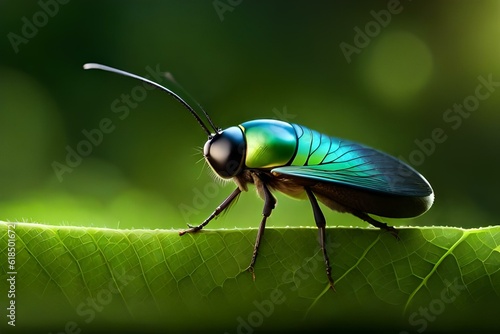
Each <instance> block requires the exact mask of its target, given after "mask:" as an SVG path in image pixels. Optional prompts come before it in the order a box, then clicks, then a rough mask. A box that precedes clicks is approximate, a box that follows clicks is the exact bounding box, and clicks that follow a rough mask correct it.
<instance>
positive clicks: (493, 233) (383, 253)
mask: <svg viewBox="0 0 500 334" xmlns="http://www.w3.org/2000/svg"><path fill="white" fill-rule="evenodd" d="M256 233H257V230H256V229H234V230H204V231H202V232H199V233H197V234H187V235H185V236H183V237H180V236H179V235H178V232H177V231H174V230H117V229H106V228H82V227H72V226H59V227H56V226H47V225H41V224H33V223H0V236H1V238H0V240H1V243H0V250H1V254H2V256H1V258H0V262H1V264H2V266H1V268H2V271H1V283H0V287H1V289H0V290H1V291H2V295H1V296H2V297H1V299H0V300H1V302H2V310H3V313H5V314H4V315H2V319H3V320H2V323H1V325H0V326H1V327H0V328H2V329H3V328H9V329H12V328H11V326H10V325H8V323H7V322H8V321H9V318H6V315H8V314H9V312H10V311H9V310H6V307H8V306H9V305H10V304H9V303H10V301H11V300H14V301H15V307H16V309H15V316H16V318H15V320H16V321H15V324H16V327H15V329H16V330H20V331H23V330H24V331H31V330H35V329H36V331H37V332H41V331H45V332H48V331H52V332H53V333H60V332H63V333H80V332H94V331H96V330H106V331H111V330H122V331H124V330H130V331H134V330H137V331H141V332H147V331H160V330H161V331H163V332H178V331H185V332H193V331H197V330H198V331H199V330H204V331H210V330H213V331H218V332H222V333H224V332H227V333H252V332H254V331H257V330H262V329H267V330H276V329H280V330H284V331H291V330H312V329H318V330H319V329H328V330H329V331H332V330H344V331H345V330H360V329H370V330H371V331H374V330H378V329H380V330H384V331H385V332H390V331H393V332H397V333H399V332H400V331H406V332H417V333H420V332H423V331H424V330H428V329H429V330H431V331H437V330H443V329H446V330H450V331H453V330H458V329H460V330H464V329H474V330H475V331H480V330H493V329H495V328H498V326H497V324H496V316H497V313H498V305H500V304H499V302H500V227H498V226H495V227H488V228H481V229H468V230H466V229H460V228H452V227H429V228H400V238H401V240H396V239H395V238H394V237H392V236H391V235H389V234H387V233H384V232H382V231H379V230H376V229H370V228H368V229H363V228H328V229H327V235H328V245H327V247H328V252H329V255H330V260H331V262H332V272H333V278H334V280H335V281H336V285H335V287H336V291H335V292H334V291H332V290H330V289H328V283H327V278H326V274H325V267H324V262H323V257H322V254H321V252H320V250H319V244H318V237H317V230H316V229H315V228H268V229H267V230H266V234H265V236H264V240H263V243H262V245H261V249H260V253H259V257H258V260H257V264H256V267H255V274H256V280H255V281H253V280H252V275H251V274H250V273H249V272H247V271H245V268H246V267H247V266H248V264H249V261H250V258H251V254H252V250H253V244H254V241H255V237H256ZM14 243H15V250H16V251H15V264H14V267H12V268H9V266H8V264H9V262H8V260H9V259H10V257H11V256H12V255H13V254H12V253H9V251H11V249H9V247H12V246H13V245H14ZM9 256H10V257H9ZM10 272H15V274H11V273H10ZM12 277H13V278H14V280H15V285H14V286H12V285H11V284H10V283H12V280H10V281H8V280H7V279H8V278H12ZM9 289H10V291H12V289H14V290H15V297H14V298H10V297H8V296H7V293H8V291H9ZM79 330H80V331H79Z"/></svg>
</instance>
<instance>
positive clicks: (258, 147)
mask: <svg viewBox="0 0 500 334" xmlns="http://www.w3.org/2000/svg"><path fill="white" fill-rule="evenodd" d="M240 128H241V129H242V130H243V132H244V134H245V139H246V159H245V165H246V167H247V168H272V167H278V166H285V165H287V164H289V163H290V161H291V160H292V159H293V158H294V156H295V152H296V148H297V135H296V132H295V129H294V128H293V126H292V125H291V124H289V123H286V122H282V121H277V120H271V119H259V120H255V121H249V122H245V123H243V124H240Z"/></svg>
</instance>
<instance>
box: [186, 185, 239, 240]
mask: <svg viewBox="0 0 500 334" xmlns="http://www.w3.org/2000/svg"><path fill="white" fill-rule="evenodd" d="M240 193H241V190H240V188H239V187H238V188H236V189H235V190H234V191H233V192H232V193H231V195H229V196H228V197H227V198H226V199H225V200H224V201H223V202H222V203H221V204H220V205H219V206H218V207H217V208H216V209H215V210H214V212H212V214H211V215H210V216H208V218H207V219H205V221H203V223H201V224H200V225H198V226H192V225H190V224H188V227H189V229H187V230H183V231H180V232H179V235H184V234H186V233H194V232H198V231H199V230H201V229H202V228H203V227H205V226H206V225H207V224H208V223H210V221H211V220H212V219H214V218H215V217H217V216H218V215H220V214H221V213H222V212H223V211H224V210H225V209H227V207H228V206H229V205H230V204H231V202H233V201H234V200H235V199H236V198H237V197H238V195H239V194H240Z"/></svg>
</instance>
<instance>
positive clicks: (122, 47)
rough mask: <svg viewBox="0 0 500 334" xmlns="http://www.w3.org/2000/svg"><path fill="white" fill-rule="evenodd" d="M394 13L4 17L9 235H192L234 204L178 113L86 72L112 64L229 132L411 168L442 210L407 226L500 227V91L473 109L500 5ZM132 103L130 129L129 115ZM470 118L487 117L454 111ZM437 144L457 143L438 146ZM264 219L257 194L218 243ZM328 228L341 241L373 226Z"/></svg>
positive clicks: (379, 4) (0, 136)
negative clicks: (301, 132) (187, 97)
mask: <svg viewBox="0 0 500 334" xmlns="http://www.w3.org/2000/svg"><path fill="white" fill-rule="evenodd" d="M392 3H393V2H389V3H388V2H387V1H362V2H361V1H352V2H345V1H342V2H324V1H323V2H310V1H293V2H291V1H272V2H264V1H261V2H251V1H232V2H228V1H225V0H221V1H180V0H179V1H148V2H142V1H126V2H125V1H105V2H104V1H69V2H68V3H66V4H61V3H58V2H55V1H52V0H46V1H41V2H38V3H37V2H35V1H33V2H27V1H2V2H1V3H0V13H1V14H0V17H1V19H0V31H1V35H2V36H4V37H3V38H2V41H1V43H0V190H1V191H0V219H1V220H8V221H36V222H41V223H47V224H54V225H61V224H63V225H78V226H106V227H111V228H116V227H119V228H167V229H169V228H174V229H179V228H183V227H184V226H185V224H186V223H187V222H190V223H192V224H197V223H199V222H201V221H203V219H205V218H206V217H207V216H208V215H209V214H210V213H211V212H212V210H213V209H214V208H215V207H216V206H217V205H218V204H219V203H220V202H221V201H222V200H223V199H224V198H225V197H226V196H227V195H228V194H229V193H230V192H231V191H232V190H233V188H234V185H233V184H224V183H221V182H219V181H214V179H213V177H212V176H211V174H210V173H209V172H208V168H207V167H206V166H205V164H204V162H202V161H201V162H200V161H199V160H200V158H202V155H201V152H200V148H201V147H202V146H203V144H204V142H205V140H206V135H205V134H204V133H203V132H202V130H201V129H200V128H199V126H198V125H197V124H196V122H195V121H194V120H193V118H192V117H191V116H190V115H189V114H188V113H187V112H186V110H184V109H183V108H182V106H181V105H180V104H179V103H177V102H176V101H175V100H173V99H172V98H171V97H169V96H168V95H166V94H164V93H161V92H159V91H147V96H138V95H137V94H138V92H139V90H137V88H136V90H134V88H135V87H137V86H138V85H140V84H139V83H138V82H136V81H133V80H131V79H128V78H124V77H120V76H117V75H114V74H109V73H104V72H97V71H84V70H83V69H82V65H83V64H84V63H86V62H100V63H103V64H106V65H110V66H114V67H118V68H121V69H124V70H127V71H131V72H134V73H137V74H139V75H147V74H148V70H147V68H148V67H150V68H153V69H155V68H157V67H158V68H160V69H161V71H165V72H166V71H169V72H171V73H173V75H174V76H175V77H176V79H177V80H178V81H179V82H180V83H182V85H183V86H184V87H185V88H186V89H187V91H189V92H190V94H191V95H192V96H194V97H195V98H196V99H197V100H198V101H199V102H200V103H201V104H202V105H203V106H204V108H205V109H206V110H207V111H208V112H209V114H210V115H211V116H212V118H213V120H214V122H215V123H216V125H218V126H220V127H222V128H225V127H229V126H232V125H236V124H239V123H242V122H244V121H247V120H251V119H257V118H281V119H284V120H288V121H292V122H296V123H300V124H303V125H306V126H308V127H311V128H313V129H316V130H319V131H321V132H324V133H326V134H329V135H332V136H338V137H344V138H348V139H352V140H355V141H359V142H361V143H364V144H367V145H369V146H372V147H375V148H378V149H381V150H383V151H385V152H387V153H390V154H392V155H394V156H398V157H399V156H400V157H403V158H405V159H406V160H407V161H409V162H410V163H411V164H412V165H413V166H414V167H415V168H416V169H418V170H419V171H420V172H421V173H422V174H423V175H425V177H426V178H427V179H428V180H429V181H430V183H431V184H432V186H433V187H434V190H435V193H436V202H435V205H434V207H433V208H432V209H431V210H430V211H429V212H428V213H427V214H425V215H424V216H422V217H419V218H416V219H411V220H410V219H409V220H398V221H391V222H390V223H392V224H396V225H407V224H411V225H453V226H461V227H475V226H486V225H492V224H496V223H497V218H496V217H497V215H496V213H497V212H496V209H497V207H498V195H497V191H498V189H499V186H500V181H499V178H498V177H497V176H496V175H498V171H499V167H500V163H499V161H498V160H499V159H498V158H497V154H498V144H499V138H500V137H499V129H500V127H499V126H500V115H499V113H498V107H497V106H498V105H499V103H500V89H498V88H500V87H494V86H492V87H490V88H491V92H489V91H488V90H487V89H486V88H485V87H483V88H482V90H480V92H481V93H487V92H489V93H490V94H489V96H488V97H487V98H483V99H479V100H478V99H476V100H474V98H471V96H474V95H475V94H476V87H477V86H478V85H479V84H480V82H481V81H480V80H479V79H478V78H479V77H483V78H484V79H485V80H488V78H492V81H494V82H500V60H499V59H500V57H499V56H500V19H499V18H500V3H499V2H497V1H474V2H469V1H454V2H438V1H403V2H401V3H400V4H399V5H393V4H392ZM56 4H57V5H56ZM214 4H215V5H217V8H215V7H216V6H214ZM388 14H389V15H390V16H389V15H388ZM366 29H367V30H366ZM360 31H361V32H362V33H360ZM346 50H347V51H346ZM132 93H133V94H136V95H135V100H134V95H133V94H132ZM122 94H128V95H130V94H132V103H134V105H133V107H130V108H129V111H130V113H129V114H128V115H126V117H125V114H123V113H122V112H119V113H116V112H114V111H116V108H113V107H112V105H113V103H114V101H115V100H116V99H118V100H120V99H122ZM483 95H484V94H483ZM139 100H140V101H139ZM464 100H465V103H469V105H468V106H469V108H470V109H472V111H470V113H469V112H463V113H462V114H461V115H462V116H458V115H460V114H458V113H452V112H448V111H447V110H448V109H450V108H453V106H454V104H463V103H464ZM475 101H477V102H478V104H477V105H475V104H474V103H475ZM119 103H120V106H122V107H123V105H124V104H123V102H119ZM135 103H136V104H135ZM115 107H116V105H115ZM103 119H108V120H109V122H111V123H112V125H110V127H111V129H112V131H111V130H110V131H108V132H109V133H104V134H103V135H102V138H101V139H99V140H98V142H99V143H98V144H96V145H91V146H90V151H89V147H88V146H87V152H86V153H88V154H86V156H84V157H82V159H81V161H80V162H78V163H75V165H76V166H75V167H73V168H71V173H70V172H69V171H68V172H64V173H62V174H61V175H60V177H58V176H57V175H56V173H55V172H54V168H53V165H54V162H57V163H60V164H67V162H66V158H67V154H68V147H69V148H70V149H72V150H78V148H79V147H80V149H84V146H85V144H84V143H83V142H85V141H86V140H87V138H86V136H85V134H84V132H85V131H88V132H92V131H94V129H98V128H99V126H100V124H101V122H102V121H103ZM437 128H438V129H442V132H443V133H444V135H442V136H441V137H440V138H441V141H442V139H443V136H446V137H445V138H446V140H445V141H444V142H439V143H436V141H434V142H433V144H431V143H432V139H430V138H432V133H433V131H435V129H437ZM93 133H95V132H93ZM96 138H97V137H96ZM416 141H421V142H423V143H426V144H427V146H426V147H427V148H426V150H427V152H423V149H421V148H419V147H418V146H417V144H416ZM432 146H434V147H432ZM431 151H433V152H431ZM419 152H420V153H419ZM73 159H74V158H73ZM73 162H74V161H73ZM278 200H279V205H278V207H277V209H276V210H275V211H274V213H273V216H272V217H271V219H270V222H269V225H275V226H287V225H292V226H300V225H309V226H311V225H314V222H313V217H312V213H311V211H310V205H309V203H307V202H306V201H304V202H297V201H295V200H291V199H287V198H286V197H284V196H279V195H278ZM262 204H263V203H262V201H261V200H260V199H259V198H257V196H256V195H255V193H254V191H253V189H251V190H250V193H249V194H243V196H241V198H240V200H239V202H238V205H236V206H234V207H233V208H232V209H231V211H230V212H229V213H228V214H226V215H225V217H223V218H221V219H219V220H218V221H216V222H212V224H211V225H210V227H211V228H222V227H225V228H232V227H234V226H238V227H248V226H254V227H256V226H257V225H258V222H259V221H260V217H261V210H262ZM325 213H326V215H327V220H328V224H329V225H330V226H334V225H359V226H366V224H365V223H364V222H361V221H358V220H357V219H355V218H353V217H350V216H348V215H342V214H339V213H334V212H331V211H329V210H327V209H325ZM386 221H388V220H386Z"/></svg>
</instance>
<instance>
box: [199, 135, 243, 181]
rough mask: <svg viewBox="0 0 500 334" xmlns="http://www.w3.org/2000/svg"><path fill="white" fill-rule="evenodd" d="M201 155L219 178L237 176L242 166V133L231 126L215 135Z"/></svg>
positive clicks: (206, 144)
mask: <svg viewBox="0 0 500 334" xmlns="http://www.w3.org/2000/svg"><path fill="white" fill-rule="evenodd" d="M203 155H204V156H205V159H207V161H208V163H209V164H210V166H211V167H212V169H213V170H214V171H215V172H216V173H217V174H218V175H219V176H221V177H223V178H230V177H233V176H235V175H237V174H238V173H239V172H240V171H241V169H242V168H243V166H244V157H245V137H244V135H243V131H242V130H241V129H240V128H239V127H237V126H233V127H230V128H228V129H225V130H224V131H222V132H220V133H218V134H216V135H215V136H214V137H213V138H212V139H209V140H208V141H207V142H206V143H205V147H204V149H203Z"/></svg>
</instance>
